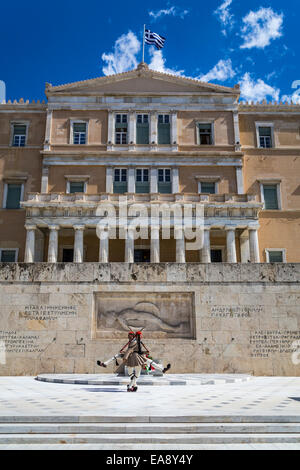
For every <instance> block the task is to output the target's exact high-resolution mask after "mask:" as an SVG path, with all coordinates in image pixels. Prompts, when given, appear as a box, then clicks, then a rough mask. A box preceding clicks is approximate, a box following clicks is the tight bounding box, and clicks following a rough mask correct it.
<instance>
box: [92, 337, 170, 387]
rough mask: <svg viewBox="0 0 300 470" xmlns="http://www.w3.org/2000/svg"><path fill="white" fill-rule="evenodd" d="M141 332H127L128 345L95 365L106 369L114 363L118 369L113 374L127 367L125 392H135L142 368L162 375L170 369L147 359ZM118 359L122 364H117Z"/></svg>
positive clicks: (168, 366) (147, 353)
mask: <svg viewBox="0 0 300 470" xmlns="http://www.w3.org/2000/svg"><path fill="white" fill-rule="evenodd" d="M142 331H143V329H142V330H141V331H136V332H134V331H132V330H131V331H129V333H128V343H127V344H125V346H123V348H122V349H121V350H120V352H119V353H118V354H116V355H115V356H113V357H111V358H110V359H108V360H107V361H105V362H101V361H97V364H98V366H100V367H107V366H108V365H109V364H110V363H111V362H113V361H116V365H117V366H118V368H117V369H116V370H115V373H119V372H121V370H122V368H123V365H126V366H127V369H128V374H129V376H130V383H129V384H128V385H127V392H136V391H137V385H136V381H137V379H138V378H139V376H140V375H141V370H142V367H149V368H150V369H157V370H159V371H160V372H163V373H165V372H167V371H168V370H169V369H170V367H171V364H168V365H167V367H163V366H162V365H161V364H157V363H156V362H154V361H153V360H152V359H150V358H149V357H147V355H149V350H148V349H147V348H146V346H145V345H144V343H143V342H142V339H141V338H142ZM142 347H143V348H144V350H143V349H142ZM126 348H127V349H126ZM119 358H122V359H123V364H121V365H119V364H118V359H119Z"/></svg>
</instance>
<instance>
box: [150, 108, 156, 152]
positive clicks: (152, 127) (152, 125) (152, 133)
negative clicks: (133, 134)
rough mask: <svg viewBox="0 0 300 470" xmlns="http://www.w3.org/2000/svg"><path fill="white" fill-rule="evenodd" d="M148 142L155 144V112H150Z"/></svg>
mask: <svg viewBox="0 0 300 470" xmlns="http://www.w3.org/2000/svg"><path fill="white" fill-rule="evenodd" d="M150 144H152V145H157V113H156V112H153V113H151V114H150Z"/></svg>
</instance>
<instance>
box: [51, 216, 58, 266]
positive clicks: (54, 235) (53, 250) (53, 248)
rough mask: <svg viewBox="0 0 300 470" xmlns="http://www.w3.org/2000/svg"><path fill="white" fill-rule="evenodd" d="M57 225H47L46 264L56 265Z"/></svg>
mask: <svg viewBox="0 0 300 470" xmlns="http://www.w3.org/2000/svg"><path fill="white" fill-rule="evenodd" d="M58 231H59V225H49V245H48V263H57V252H58Z"/></svg>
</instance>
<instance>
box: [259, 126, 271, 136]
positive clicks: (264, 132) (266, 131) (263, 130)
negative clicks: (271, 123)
mask: <svg viewBox="0 0 300 470" xmlns="http://www.w3.org/2000/svg"><path fill="white" fill-rule="evenodd" d="M259 135H260V137H271V136H272V131H271V127H260V128H259Z"/></svg>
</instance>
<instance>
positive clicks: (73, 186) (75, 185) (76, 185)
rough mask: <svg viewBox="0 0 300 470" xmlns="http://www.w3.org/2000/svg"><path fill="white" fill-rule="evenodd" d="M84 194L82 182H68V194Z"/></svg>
mask: <svg viewBox="0 0 300 470" xmlns="http://www.w3.org/2000/svg"><path fill="white" fill-rule="evenodd" d="M73 193H84V181H70V194H73Z"/></svg>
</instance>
